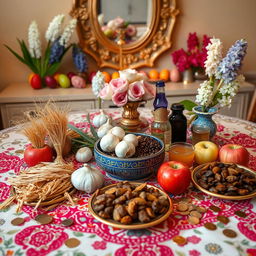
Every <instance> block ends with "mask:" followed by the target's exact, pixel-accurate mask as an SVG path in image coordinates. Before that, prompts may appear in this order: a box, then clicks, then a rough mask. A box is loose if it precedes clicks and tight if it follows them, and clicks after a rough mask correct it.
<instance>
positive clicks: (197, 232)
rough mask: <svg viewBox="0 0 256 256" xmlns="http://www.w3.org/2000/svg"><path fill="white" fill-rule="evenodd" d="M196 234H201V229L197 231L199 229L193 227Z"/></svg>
mask: <svg viewBox="0 0 256 256" xmlns="http://www.w3.org/2000/svg"><path fill="white" fill-rule="evenodd" d="M193 231H194V232H195V233H196V234H199V235H201V234H202V232H201V231H199V230H197V229H194V230H193Z"/></svg>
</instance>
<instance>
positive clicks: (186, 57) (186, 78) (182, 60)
mask: <svg viewBox="0 0 256 256" xmlns="http://www.w3.org/2000/svg"><path fill="white" fill-rule="evenodd" d="M209 40H210V37H208V36H207V35H204V36H203V42H202V46H201V47H200V43H199V38H198V36H197V34H196V32H195V33H189V35H188V39H187V48H188V49H187V51H185V50H184V49H183V48H181V49H179V50H177V51H175V52H173V53H172V54H171V56H172V60H173V63H174V64H175V65H176V67H177V68H178V70H179V71H180V72H181V73H182V75H183V82H184V84H187V83H191V82H193V81H194V73H195V72H203V71H204V62H205V60H206V57H207V50H206V46H207V45H208V44H209Z"/></svg>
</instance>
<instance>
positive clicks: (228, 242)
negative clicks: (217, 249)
mask: <svg viewBox="0 0 256 256" xmlns="http://www.w3.org/2000/svg"><path fill="white" fill-rule="evenodd" d="M224 243H226V244H230V245H234V243H233V242H230V241H227V240H225V241H224Z"/></svg>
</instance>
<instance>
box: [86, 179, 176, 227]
mask: <svg viewBox="0 0 256 256" xmlns="http://www.w3.org/2000/svg"><path fill="white" fill-rule="evenodd" d="M129 183H130V184H133V185H137V186H138V185H141V184H142V183H139V182H129ZM115 186H116V184H112V185H109V186H106V187H103V188H101V189H100V191H101V192H102V191H103V192H104V191H106V190H108V189H109V188H112V187H115ZM147 186H148V187H153V188H155V189H157V190H158V191H159V192H160V193H161V194H162V195H164V196H166V197H167V198H168V200H169V209H168V211H167V212H166V213H164V214H161V215H159V216H157V217H156V218H155V219H153V220H152V221H150V222H147V223H141V222H134V223H132V224H129V225H125V224H121V223H120V222H117V221H114V220H110V219H103V218H101V217H100V216H99V215H98V214H97V212H96V211H94V209H93V202H94V200H95V198H96V196H95V193H94V194H93V195H92V197H91V198H90V199H89V205H88V209H89V212H90V213H91V214H92V216H93V217H94V218H95V219H97V220H99V221H100V222H102V223H105V224H107V225H109V226H112V227H115V228H121V229H143V228H149V227H153V226H155V225H157V224H159V223H161V222H163V221H164V220H166V219H167V218H168V217H169V215H170V214H171V213H172V211H173V204H172V200H171V198H170V197H169V196H168V195H167V194H166V193H165V192H163V191H162V190H161V189H159V188H157V187H155V186H153V185H149V184H147Z"/></svg>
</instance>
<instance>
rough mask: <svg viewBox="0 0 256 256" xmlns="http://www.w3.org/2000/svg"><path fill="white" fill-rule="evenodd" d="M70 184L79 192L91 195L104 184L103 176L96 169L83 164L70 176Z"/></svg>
mask: <svg viewBox="0 0 256 256" xmlns="http://www.w3.org/2000/svg"><path fill="white" fill-rule="evenodd" d="M71 183H72V184H73V186H74V187H75V188H76V189H78V190H81V191H85V192H87V193H93V192H94V191H96V190H97V189H98V188H101V187H102V186H103V184H104V175H103V174H102V173H101V172H100V171H99V170H97V169H95V168H92V167H90V165H88V164H84V165H83V166H82V167H80V168H79V169H77V170H75V171H74V172H73V173H72V174H71Z"/></svg>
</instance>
